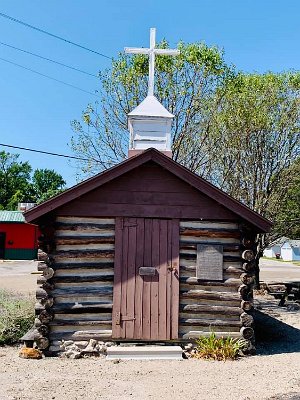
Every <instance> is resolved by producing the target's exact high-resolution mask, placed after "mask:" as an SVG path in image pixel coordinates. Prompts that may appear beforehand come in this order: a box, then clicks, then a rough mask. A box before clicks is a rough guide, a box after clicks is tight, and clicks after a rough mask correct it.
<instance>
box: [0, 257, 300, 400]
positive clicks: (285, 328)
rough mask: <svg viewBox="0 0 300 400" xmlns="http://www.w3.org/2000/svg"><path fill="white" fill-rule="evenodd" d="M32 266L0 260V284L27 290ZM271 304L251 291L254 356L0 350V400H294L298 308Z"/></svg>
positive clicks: (299, 391) (299, 354)
mask: <svg viewBox="0 0 300 400" xmlns="http://www.w3.org/2000/svg"><path fill="white" fill-rule="evenodd" d="M268 267H269V266H266V268H265V273H266V274H267V276H268V277H269V279H273V276H271V275H270V273H273V272H274V271H273V270H272V271H271V270H270V271H268ZM270 267H271V268H274V267H275V266H274V267H273V266H270ZM298 268H299V270H300V267H298ZM35 269H36V265H35V262H29V263H25V262H9V263H7V262H5V263H0V273H1V283H0V287H2V288H4V287H5V288H7V289H13V290H16V291H21V292H23V293H26V292H27V293H28V292H31V291H33V290H34V288H35V285H36V284H35V282H36V275H30V272H31V271H34V270H35ZM263 269H264V268H263ZM291 271H292V270H291ZM293 271H294V268H293ZM293 271H292V272H293ZM275 272H276V274H277V270H276V271H275ZM278 272H279V270H278ZM280 272H281V271H280ZM296 272H297V273H298V270H297V271H296ZM284 275H285V276H286V271H284ZM293 278H294V277H293ZM277 303H278V300H276V301H275V300H274V299H273V298H272V297H270V296H257V298H256V306H257V308H258V310H257V311H256V313H255V319H256V325H257V329H256V332H257V335H256V336H257V349H258V355H257V356H252V357H247V358H243V359H240V360H238V361H234V362H232V361H227V362H225V363H224V362H211V361H202V360H182V361H121V362H120V363H117V364H114V363H113V362H112V361H106V360H105V359H100V358H98V359H97V358H91V359H80V360H70V359H59V358H46V359H43V360H24V359H21V358H19V357H18V353H19V348H17V347H15V348H14V347H7V348H1V347H0V400H17V399H18V400H19V399H20V400H29V399H32V400H33V399H34V400H48V399H59V400H65V399H66V400H77V399H81V400H82V399H83V400H85V399H89V400H96V399H105V400H110V399H119V400H127V399H139V400H144V399H153V400H159V399H164V400H170V399H171V400H177V399H180V400H183V399H185V398H186V399H187V400H194V399H195V400H196V399H197V400H202V399H205V400H207V399H209V400H211V399H212V400H213V399H222V400H227V399H228V400H252V399H253V400H255V399H260V400H291V399H293V400H296V399H298V400H300V310H293V309H291V307H283V308H282V307H278V305H277Z"/></svg>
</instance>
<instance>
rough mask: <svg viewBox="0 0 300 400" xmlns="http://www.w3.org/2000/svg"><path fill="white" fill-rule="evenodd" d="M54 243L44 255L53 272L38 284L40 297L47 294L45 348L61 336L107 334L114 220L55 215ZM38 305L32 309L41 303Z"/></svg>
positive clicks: (55, 344)
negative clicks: (48, 316)
mask: <svg viewBox="0 0 300 400" xmlns="http://www.w3.org/2000/svg"><path fill="white" fill-rule="evenodd" d="M54 243H55V248H53V249H52V252H51V254H48V255H49V258H50V263H51V268H52V269H53V270H54V275H53V277H51V279H49V280H48V281H47V283H48V290H47V291H45V289H43V287H42V286H43V284H44V287H45V282H44V277H41V278H40V279H39V281H38V283H40V284H41V287H39V288H38V290H37V298H38V299H39V300H41V299H43V298H45V297H47V296H51V297H53V299H54V301H53V306H52V307H51V313H53V319H52V320H51V321H49V322H48V329H49V340H50V351H57V350H59V344H60V341H61V340H62V339H63V340H69V339H70V340H78V341H80V340H88V339H90V338H93V339H98V340H106V339H110V338H111V333H112V326H111V320H112V301H113V276H114V243H115V220H114V219H113V218H80V217H57V218H56V222H55V233H54ZM40 303H41V302H40V301H39V303H38V304H37V307H36V308H37V314H38V313H39V312H40V311H42V310H43V309H44V306H43V305H41V304H40Z"/></svg>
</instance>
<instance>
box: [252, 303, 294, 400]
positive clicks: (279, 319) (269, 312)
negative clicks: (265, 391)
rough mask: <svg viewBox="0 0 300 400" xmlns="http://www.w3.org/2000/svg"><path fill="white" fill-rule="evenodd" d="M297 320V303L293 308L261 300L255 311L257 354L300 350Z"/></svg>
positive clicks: (288, 305) (289, 305)
mask: <svg viewBox="0 0 300 400" xmlns="http://www.w3.org/2000/svg"><path fill="white" fill-rule="evenodd" d="M257 308H259V309H257ZM295 320H296V321H300V310H299V307H298V306H297V305H295V309H293V306H292V305H291V304H287V306H286V307H279V306H278V301H274V300H273V301H272V300H270V299H266V300H260V301H259V302H258V305H257V307H256V309H255V311H254V321H255V337H256V349H257V354H263V355H269V354H270V355H271V354H282V353H295V352H300V329H298V328H297V327H294V326H293V323H292V321H295ZM284 321H285V322H284ZM297 326H300V325H298V324H297ZM298 396H299V395H298ZM298 398H299V399H300V397H298Z"/></svg>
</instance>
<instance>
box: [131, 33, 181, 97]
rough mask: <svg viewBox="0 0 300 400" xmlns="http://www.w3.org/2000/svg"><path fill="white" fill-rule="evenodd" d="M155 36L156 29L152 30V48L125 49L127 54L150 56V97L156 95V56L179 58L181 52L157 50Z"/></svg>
mask: <svg viewBox="0 0 300 400" xmlns="http://www.w3.org/2000/svg"><path fill="white" fill-rule="evenodd" d="M155 34H156V29H155V28H151V29H150V48H149V49H145V48H138V47H125V49H124V50H125V53H131V54H149V80H148V96H153V94H154V67H155V54H157V55H162V56H178V54H179V53H180V52H179V50H172V49H156V48H155Z"/></svg>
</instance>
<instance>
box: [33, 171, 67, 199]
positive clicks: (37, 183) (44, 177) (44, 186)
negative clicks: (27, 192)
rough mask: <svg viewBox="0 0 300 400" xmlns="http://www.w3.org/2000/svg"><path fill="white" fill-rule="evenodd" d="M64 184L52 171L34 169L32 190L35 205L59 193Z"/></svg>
mask: <svg viewBox="0 0 300 400" xmlns="http://www.w3.org/2000/svg"><path fill="white" fill-rule="evenodd" d="M65 185H66V182H65V181H64V179H63V177H62V176H61V175H60V174H58V173H57V172H55V171H54V170H52V169H36V170H35V171H34V174H33V177H32V188H33V193H34V197H35V201H36V202H37V203H41V202H43V201H45V200H47V199H49V198H50V197H53V196H55V195H57V194H59V193H61V192H62V191H63V190H64V188H65Z"/></svg>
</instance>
